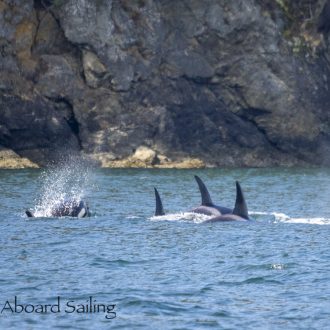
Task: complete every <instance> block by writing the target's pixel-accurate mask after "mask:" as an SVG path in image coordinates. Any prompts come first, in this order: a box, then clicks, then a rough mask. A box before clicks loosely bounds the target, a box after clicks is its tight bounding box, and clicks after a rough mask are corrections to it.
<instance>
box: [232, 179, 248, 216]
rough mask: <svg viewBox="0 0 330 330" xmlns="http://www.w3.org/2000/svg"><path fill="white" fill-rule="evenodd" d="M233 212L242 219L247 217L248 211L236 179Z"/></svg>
mask: <svg viewBox="0 0 330 330" xmlns="http://www.w3.org/2000/svg"><path fill="white" fill-rule="evenodd" d="M233 214H235V215H238V216H240V217H242V218H244V219H249V213H248V209H247V206H246V202H245V198H244V195H243V191H242V188H241V186H240V184H239V182H238V181H236V202H235V207H234V210H233Z"/></svg>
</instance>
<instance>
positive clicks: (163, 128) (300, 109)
mask: <svg viewBox="0 0 330 330" xmlns="http://www.w3.org/2000/svg"><path fill="white" fill-rule="evenodd" d="M283 3H286V2H283ZM325 3H327V2H325V1H324V0H320V1H317V0H315V1H312V2H311V7H310V6H309V7H308V10H307V9H306V8H305V7H304V6H305V2H304V1H297V2H295V4H294V5H292V6H293V7H289V5H288V6H287V7H281V6H280V2H274V1H259V0H244V1H243V0H237V1H226V0H220V1H219V0H205V1H199V0H182V1H170V0H156V1H152V0H139V1H129V0H122V1H114V0H112V1H111V0H81V1H75V0H67V1H62V0H57V1H52V0H47V1H46V0H44V1H41V0H35V1H32V0H4V1H2V2H1V3H0V91H1V93H0V145H3V146H5V147H7V148H11V149H13V150H14V151H15V152H17V153H18V154H20V155H23V156H25V157H29V158H30V159H31V160H33V161H35V162H38V163H39V164H45V163H46V162H47V161H49V160H50V159H54V158H56V157H57V156H56V155H57V154H58V153H63V152H68V150H69V151H70V152H80V151H83V152H84V153H87V154H92V155H93V154H99V153H102V154H103V153H108V154H109V155H110V154H111V157H113V158H114V159H121V158H125V157H129V156H132V155H133V154H134V153H135V151H136V149H137V148H139V147H140V146H145V147H146V148H151V149H152V150H155V151H156V152H158V153H159V154H162V155H166V157H169V158H171V159H173V160H179V159H181V158H182V159H183V158H186V157H197V158H199V159H202V160H203V161H204V162H205V163H206V164H208V165H211V166H271V165H296V164H297V165H303V164H308V163H309V164H320V165H329V164H330V153H329V151H330V130H329V126H330V93H329V78H330V71H329V69H330V66H329V63H330V62H329V60H328V58H330V54H328V53H327V52H328V51H327V49H328V48H327V46H326V43H327V31H325V30H324V29H323V30H322V31H320V32H323V33H324V35H323V36H322V35H321V34H319V33H317V32H316V30H317V27H318V26H319V25H320V23H319V21H318V16H319V14H320V12H321V11H322V8H324V4H325ZM290 10H292V12H288V11H290ZM304 11H306V13H312V14H313V15H314V16H313V17H311V18H308V19H306V18H305V16H303V15H300V14H301V13H304ZM323 12H324V11H323ZM299 15H300V16H299ZM323 15H324V14H323ZM288 17H290V19H289V18H288ZM292 17H294V18H295V21H294V23H292ZM290 24H291V25H290ZM63 146H65V148H66V149H67V150H66V151H63ZM61 147H62V148H61ZM59 150H60V151H59Z"/></svg>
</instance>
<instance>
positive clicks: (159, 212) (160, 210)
mask: <svg viewBox="0 0 330 330" xmlns="http://www.w3.org/2000/svg"><path fill="white" fill-rule="evenodd" d="M154 189H155V197H156V211H155V216H159V215H165V212H164V209H163V203H162V200H161V199H160V196H159V193H158V190H157V189H156V188H154Z"/></svg>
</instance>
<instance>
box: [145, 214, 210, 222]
mask: <svg viewBox="0 0 330 330" xmlns="http://www.w3.org/2000/svg"><path fill="white" fill-rule="evenodd" d="M210 218H211V216H208V215H205V214H199V213H193V212H182V213H169V214H165V215H160V216H153V217H151V218H149V220H151V221H189V222H194V223H201V222H204V221H205V220H208V219H210Z"/></svg>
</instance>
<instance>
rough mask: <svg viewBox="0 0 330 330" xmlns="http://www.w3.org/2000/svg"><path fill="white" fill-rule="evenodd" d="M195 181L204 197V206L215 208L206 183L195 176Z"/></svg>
mask: <svg viewBox="0 0 330 330" xmlns="http://www.w3.org/2000/svg"><path fill="white" fill-rule="evenodd" d="M195 180H196V181H197V184H198V188H199V191H200V193H201V195H202V205H204V206H213V205H214V204H213V202H212V199H211V196H210V193H209V191H208V190H207V188H206V186H205V184H204V182H203V181H202V180H201V178H200V177H198V176H197V175H195Z"/></svg>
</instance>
